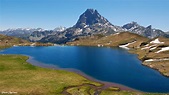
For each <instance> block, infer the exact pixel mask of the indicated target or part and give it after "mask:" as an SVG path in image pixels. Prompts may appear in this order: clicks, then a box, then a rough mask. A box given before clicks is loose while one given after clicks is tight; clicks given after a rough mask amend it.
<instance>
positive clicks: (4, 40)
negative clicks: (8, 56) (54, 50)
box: [0, 34, 54, 49]
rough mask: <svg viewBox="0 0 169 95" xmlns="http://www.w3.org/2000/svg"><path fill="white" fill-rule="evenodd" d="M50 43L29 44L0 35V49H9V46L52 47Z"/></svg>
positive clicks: (25, 41)
mask: <svg viewBox="0 0 169 95" xmlns="http://www.w3.org/2000/svg"><path fill="white" fill-rule="evenodd" d="M52 45H54V44H52V43H39V42H35V43H33V42H29V41H27V40H23V39H20V38H16V37H10V36H5V35H1V34H0V49H4V48H9V47H11V46H52Z"/></svg>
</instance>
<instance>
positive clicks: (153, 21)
mask: <svg viewBox="0 0 169 95" xmlns="http://www.w3.org/2000/svg"><path fill="white" fill-rule="evenodd" d="M87 8H93V9H97V10H98V12H99V13H100V14H101V15H102V16H104V17H105V18H107V19H108V20H109V21H110V22H111V23H112V24H114V25H119V26H122V25H124V24H126V23H128V22H131V21H136V22H138V23H139V24H140V25H143V26H148V25H152V26H153V27H154V28H158V29H162V30H164V31H169V0H0V29H1V30H4V29H7V28H19V27H22V28H38V27H41V28H44V29H54V28H55V27H57V26H65V27H71V26H73V25H74V24H75V23H76V21H77V20H78V18H79V16H80V14H82V13H83V12H84V11H85V10H86V9H87Z"/></svg>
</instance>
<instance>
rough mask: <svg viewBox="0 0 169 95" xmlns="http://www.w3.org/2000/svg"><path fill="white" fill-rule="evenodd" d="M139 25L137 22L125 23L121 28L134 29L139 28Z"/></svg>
mask: <svg viewBox="0 0 169 95" xmlns="http://www.w3.org/2000/svg"><path fill="white" fill-rule="evenodd" d="M139 26H140V25H139V24H137V22H134V21H132V22H131V23H127V24H125V25H123V26H122V28H124V29H133V28H136V27H139Z"/></svg>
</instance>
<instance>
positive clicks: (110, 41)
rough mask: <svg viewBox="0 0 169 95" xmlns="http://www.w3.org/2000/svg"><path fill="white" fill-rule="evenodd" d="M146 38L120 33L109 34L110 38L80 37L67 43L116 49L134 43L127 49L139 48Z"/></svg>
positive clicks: (98, 36)
mask: <svg viewBox="0 0 169 95" xmlns="http://www.w3.org/2000/svg"><path fill="white" fill-rule="evenodd" d="M148 40H149V39H148V38H145V37H143V36H140V35H137V34H134V33H130V32H121V33H115V34H111V35H110V36H104V35H102V34H98V35H94V36H88V37H80V38H78V39H76V41H74V42H68V43H67V44H69V45H83V46H85V45H87V46H107V47H118V46H120V45H124V44H127V43H131V42H135V43H133V44H132V45H129V47H133V48H136V47H139V46H140V45H141V43H143V42H146V41H148Z"/></svg>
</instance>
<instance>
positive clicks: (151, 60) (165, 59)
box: [144, 58, 169, 62]
mask: <svg viewBox="0 0 169 95" xmlns="http://www.w3.org/2000/svg"><path fill="white" fill-rule="evenodd" d="M167 60H169V58H164V59H148V60H145V61H144V62H153V61H156V62H157V61H167Z"/></svg>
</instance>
